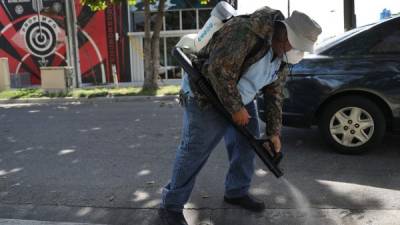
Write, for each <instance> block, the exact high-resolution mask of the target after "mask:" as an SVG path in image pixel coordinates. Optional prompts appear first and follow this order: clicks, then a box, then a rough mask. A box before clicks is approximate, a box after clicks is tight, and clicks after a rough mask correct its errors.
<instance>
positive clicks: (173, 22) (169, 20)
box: [165, 11, 180, 30]
mask: <svg viewBox="0 0 400 225" xmlns="http://www.w3.org/2000/svg"><path fill="white" fill-rule="evenodd" d="M179 17H180V16H179V11H169V12H165V23H166V27H167V30H180V25H179V24H180V23H179V21H180V18H179Z"/></svg>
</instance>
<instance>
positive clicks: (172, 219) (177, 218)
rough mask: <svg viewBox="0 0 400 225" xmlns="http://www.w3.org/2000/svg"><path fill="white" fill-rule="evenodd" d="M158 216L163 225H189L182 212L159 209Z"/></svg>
mask: <svg viewBox="0 0 400 225" xmlns="http://www.w3.org/2000/svg"><path fill="white" fill-rule="evenodd" d="M158 216H159V217H160V219H161V221H162V224H163V225H188V224H187V222H186V220H185V217H184V216H183V213H182V212H175V211H172V210H168V209H163V208H159V209H158Z"/></svg>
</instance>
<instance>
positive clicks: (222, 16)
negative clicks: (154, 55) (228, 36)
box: [172, 1, 283, 178]
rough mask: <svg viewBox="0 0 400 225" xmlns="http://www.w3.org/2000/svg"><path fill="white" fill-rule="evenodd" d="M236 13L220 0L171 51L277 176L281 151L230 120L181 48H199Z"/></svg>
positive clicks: (197, 85)
mask: <svg viewBox="0 0 400 225" xmlns="http://www.w3.org/2000/svg"><path fill="white" fill-rule="evenodd" d="M235 15H236V11H235V9H234V8H233V7H232V6H231V5H230V4H228V3H227V2H224V1H221V2H220V3H218V4H217V5H216V7H215V8H214V9H213V10H212V12H211V17H210V18H209V19H208V21H207V22H206V24H205V25H204V27H203V28H202V29H201V30H200V31H199V33H198V34H189V35H186V36H184V37H183V38H182V39H181V40H180V41H179V42H178V44H177V45H176V47H175V48H174V49H173V50H172V55H173V56H174V57H175V59H176V60H177V62H178V64H179V65H180V66H181V67H182V68H183V69H184V70H185V72H186V73H187V74H188V75H189V79H190V80H191V81H192V82H191V83H192V84H193V85H196V90H198V91H199V92H200V93H201V94H203V95H204V96H206V97H207V99H208V101H209V103H211V105H212V106H213V107H214V108H215V109H216V110H217V111H218V112H219V113H220V114H221V115H222V116H223V117H224V118H225V119H226V120H227V121H228V122H229V123H231V124H232V126H234V127H235V128H236V130H237V131H238V132H239V133H241V134H242V135H243V136H244V137H245V138H246V139H247V140H248V141H249V144H250V145H251V146H252V147H253V150H254V151H255V152H256V154H257V155H258V157H259V158H260V159H261V161H262V162H263V163H264V164H265V165H266V166H267V168H268V169H269V170H270V171H271V172H272V173H273V174H274V175H275V176H276V177H278V178H279V177H281V176H282V175H283V172H282V171H281V169H280V168H279V167H278V164H279V163H280V161H281V160H282V153H280V152H275V148H274V145H273V144H272V142H271V141H270V140H269V139H257V138H256V137H254V136H253V135H252V134H251V132H250V131H249V130H248V128H247V127H244V126H239V125H237V124H236V123H235V122H234V121H233V119H232V116H231V114H230V113H229V112H228V111H227V110H226V109H225V107H224V106H223V105H222V103H221V102H220V101H219V99H218V97H217V94H216V93H215V91H214V90H213V88H212V86H211V84H210V83H209V81H208V80H207V78H205V77H204V76H203V75H202V74H201V73H200V72H199V71H198V70H197V69H196V68H194V67H193V65H192V62H191V61H190V60H189V58H188V57H187V56H186V54H185V53H184V52H183V49H185V51H186V52H192V53H193V52H198V51H200V49H201V48H203V47H204V46H206V45H207V43H208V42H209V40H210V39H211V38H212V35H213V34H214V33H215V32H216V31H218V30H219V29H220V28H221V27H222V26H223V24H224V22H226V21H227V20H229V19H230V18H232V17H233V16H235ZM265 143H267V144H268V145H269V149H267V148H265V147H264V144H265Z"/></svg>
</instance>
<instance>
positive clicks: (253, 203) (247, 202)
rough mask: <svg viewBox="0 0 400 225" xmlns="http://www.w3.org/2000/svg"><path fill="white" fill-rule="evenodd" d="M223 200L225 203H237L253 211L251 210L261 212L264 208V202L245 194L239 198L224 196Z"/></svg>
mask: <svg viewBox="0 0 400 225" xmlns="http://www.w3.org/2000/svg"><path fill="white" fill-rule="evenodd" d="M224 200H225V202H226V203H229V204H232V205H238V206H240V207H242V208H245V209H247V210H250V211H253V212H261V211H263V210H264V209H265V204H264V202H262V201H260V200H257V199H255V198H254V197H251V196H250V195H245V196H243V197H239V198H227V197H226V196H225V197H224Z"/></svg>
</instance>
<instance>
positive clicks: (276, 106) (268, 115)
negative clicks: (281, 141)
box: [262, 65, 288, 137]
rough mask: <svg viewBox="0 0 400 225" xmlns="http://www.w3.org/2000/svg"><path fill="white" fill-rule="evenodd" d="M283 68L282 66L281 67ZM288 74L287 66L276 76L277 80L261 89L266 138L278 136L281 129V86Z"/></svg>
mask: <svg viewBox="0 0 400 225" xmlns="http://www.w3.org/2000/svg"><path fill="white" fill-rule="evenodd" d="M282 66H284V65H282ZM287 74H288V69H287V66H286V65H285V66H284V68H283V69H281V71H280V72H279V74H278V79H277V80H276V81H274V82H273V83H271V84H269V85H267V86H265V87H264V88H263V90H262V91H263V94H264V106H265V109H264V110H265V120H266V124H267V126H266V131H265V133H266V135H267V136H268V137H271V136H276V135H278V136H279V135H280V132H281V128H282V104H283V98H284V96H283V86H284V84H285V81H286V77H287Z"/></svg>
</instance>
